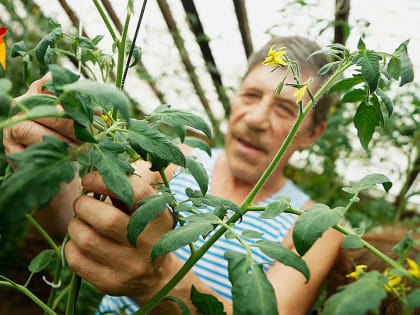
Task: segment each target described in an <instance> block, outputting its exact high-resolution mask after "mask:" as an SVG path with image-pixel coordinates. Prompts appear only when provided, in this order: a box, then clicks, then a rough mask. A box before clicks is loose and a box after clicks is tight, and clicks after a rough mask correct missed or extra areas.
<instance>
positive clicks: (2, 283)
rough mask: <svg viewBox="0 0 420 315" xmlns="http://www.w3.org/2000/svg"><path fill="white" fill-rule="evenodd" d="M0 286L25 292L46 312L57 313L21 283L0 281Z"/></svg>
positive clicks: (52, 314) (50, 314)
mask: <svg viewBox="0 0 420 315" xmlns="http://www.w3.org/2000/svg"><path fill="white" fill-rule="evenodd" d="M0 286H5V287H11V288H15V289H16V290H18V291H20V292H21V293H23V294H25V295H26V296H27V297H28V298H30V299H31V300H32V301H33V302H34V303H36V304H37V305H38V306H39V307H40V308H42V309H43V310H44V311H45V313H46V314H49V315H57V313H56V312H54V311H53V310H52V309H51V308H50V307H48V305H46V304H45V303H44V302H42V301H41V300H40V299H39V298H38V297H37V296H35V295H34V294H33V293H32V292H31V291H30V290H29V289H28V288H26V287H24V286H23V285H20V284H17V283H14V282H9V281H0Z"/></svg>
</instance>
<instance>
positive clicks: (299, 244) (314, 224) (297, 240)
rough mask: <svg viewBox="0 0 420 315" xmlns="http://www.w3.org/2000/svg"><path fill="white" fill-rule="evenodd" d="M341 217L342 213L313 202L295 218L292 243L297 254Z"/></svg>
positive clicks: (305, 249) (304, 251)
mask: <svg viewBox="0 0 420 315" xmlns="http://www.w3.org/2000/svg"><path fill="white" fill-rule="evenodd" d="M341 218H343V213H342V212H341V211H340V210H337V209H332V210H331V209H330V208H329V207H328V206H326V205H324V204H314V205H313V206H311V207H309V208H308V209H306V210H305V211H304V212H303V214H301V215H300V216H299V218H298V219H297V220H296V223H295V227H294V229H293V243H294V244H295V248H296V250H297V252H298V253H299V255H301V256H303V255H304V254H305V253H306V252H307V251H308V250H309V249H310V248H311V247H312V245H313V244H314V243H315V241H316V240H317V239H318V238H320V237H321V236H322V234H323V233H324V232H325V231H326V230H328V229H329V228H330V227H332V226H334V225H336V224H337V223H338V220H340V219H341Z"/></svg>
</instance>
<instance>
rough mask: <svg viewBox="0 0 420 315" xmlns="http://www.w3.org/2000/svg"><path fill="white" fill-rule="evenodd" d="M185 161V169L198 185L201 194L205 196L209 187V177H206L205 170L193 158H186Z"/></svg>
mask: <svg viewBox="0 0 420 315" xmlns="http://www.w3.org/2000/svg"><path fill="white" fill-rule="evenodd" d="M186 159H187V169H188V170H189V171H190V173H191V175H192V176H193V177H194V179H195V181H196V182H197V183H198V186H200V190H201V193H202V194H203V196H205V195H206V193H207V189H208V185H209V176H208V175H207V172H206V169H205V168H204V166H203V164H201V163H200V162H198V161H197V160H196V159H195V158H193V157H191V156H187V157H186Z"/></svg>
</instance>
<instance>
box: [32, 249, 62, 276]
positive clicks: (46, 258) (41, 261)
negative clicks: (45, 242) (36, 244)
mask: <svg viewBox="0 0 420 315" xmlns="http://www.w3.org/2000/svg"><path fill="white" fill-rule="evenodd" d="M55 260H56V256H55V251H54V250H52V249H46V250H43V251H42V252H40V253H39V254H38V255H37V256H36V257H35V258H34V259H32V260H31V263H30V264H29V266H28V269H29V271H30V272H33V273H37V272H40V271H42V270H44V269H45V268H47V267H48V266H49V265H51V264H53V263H54V261H55Z"/></svg>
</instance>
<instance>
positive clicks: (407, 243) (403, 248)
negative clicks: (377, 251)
mask: <svg viewBox="0 0 420 315" xmlns="http://www.w3.org/2000/svg"><path fill="white" fill-rule="evenodd" d="M411 233H412V231H408V232H407V233H406V234H405V236H404V238H403V239H402V240H401V241H400V242H399V243H398V244H397V245H395V246H394V248H393V249H392V251H393V252H394V253H396V254H399V255H402V254H403V253H404V252H408V251H409V250H411V249H412V248H414V247H416V242H415V241H414V240H413V239H412V238H411Z"/></svg>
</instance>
